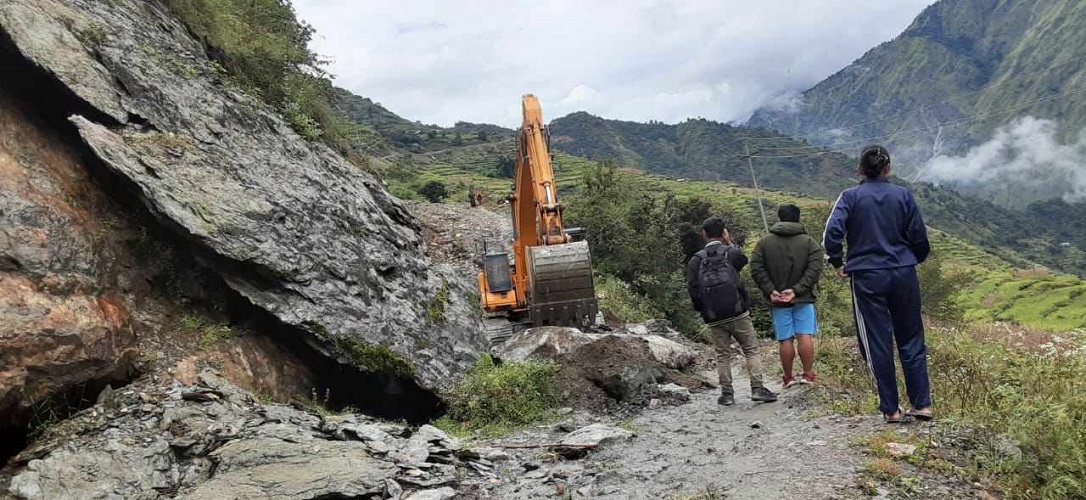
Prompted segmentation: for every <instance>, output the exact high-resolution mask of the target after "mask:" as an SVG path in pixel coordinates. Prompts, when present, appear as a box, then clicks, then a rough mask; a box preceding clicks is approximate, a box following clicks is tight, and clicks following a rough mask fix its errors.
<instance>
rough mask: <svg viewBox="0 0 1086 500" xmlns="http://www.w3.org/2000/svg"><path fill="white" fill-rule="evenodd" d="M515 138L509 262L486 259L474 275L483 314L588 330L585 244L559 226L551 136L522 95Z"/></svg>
mask: <svg viewBox="0 0 1086 500" xmlns="http://www.w3.org/2000/svg"><path fill="white" fill-rule="evenodd" d="M522 104H523V109H524V122H523V123H522V124H521V127H520V130H518V132H517V158H516V173H515V176H514V185H513V195H512V196H511V197H510V202H511V205H512V217H513V231H514V238H513V262H509V259H508V255H507V254H487V255H486V256H485V258H484V265H483V271H482V272H480V273H479V295H480V299H481V302H482V306H483V308H484V309H485V310H486V311H487V312H488V313H492V314H505V315H507V316H509V317H510V319H513V320H523V319H524V318H527V319H528V320H529V322H530V323H531V324H532V325H534V326H544V325H554V326H576V327H583V326H589V325H591V324H593V323H594V322H595V318H596V313H597V303H596V293H595V287H594V284H593V279H592V259H591V256H590V254H589V251H588V243H587V242H585V241H574V238H573V237H572V236H571V233H574V232H573V231H567V229H566V227H565V225H564V223H563V220H562V205H561V204H560V203H559V202H558V189H557V186H556V185H555V182H554V171H553V168H552V165H551V154H550V150H549V145H548V143H549V137H548V133H547V129H546V127H545V126H544V124H543V110H542V108H541V107H540V105H539V100H538V99H536V97H535V96H533V95H530V94H529V95H526V96H524V98H523V101H522Z"/></svg>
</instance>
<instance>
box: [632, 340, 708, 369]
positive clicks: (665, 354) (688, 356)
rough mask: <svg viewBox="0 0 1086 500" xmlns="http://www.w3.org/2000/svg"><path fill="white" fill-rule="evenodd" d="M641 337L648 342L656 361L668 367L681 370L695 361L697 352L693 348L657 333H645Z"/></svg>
mask: <svg viewBox="0 0 1086 500" xmlns="http://www.w3.org/2000/svg"><path fill="white" fill-rule="evenodd" d="M641 338H643V339H645V341H646V342H648V343H649V351H652V355H653V357H654V358H655V359H656V361H658V362H660V363H661V364H663V365H664V366H666V367H668V368H673V369H675V370H682V369H685V368H689V367H690V366H693V365H694V363H695V362H697V358H698V352H697V350H695V349H694V348H691V347H687V346H685V345H682V344H680V343H678V342H676V341H674V340H671V339H668V338H665V337H661V336H659V335H645V336H642V337H641Z"/></svg>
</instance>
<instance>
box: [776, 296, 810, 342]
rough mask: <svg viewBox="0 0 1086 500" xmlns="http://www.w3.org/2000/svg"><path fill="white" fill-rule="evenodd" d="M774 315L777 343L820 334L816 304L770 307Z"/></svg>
mask: <svg viewBox="0 0 1086 500" xmlns="http://www.w3.org/2000/svg"><path fill="white" fill-rule="evenodd" d="M769 312H770V314H772V315H773V331H774V333H776V334H777V341H778V342H784V341H785V340H789V339H791V338H793V337H795V336H796V335H797V334H799V335H814V334H815V333H817V332H818V321H817V320H816V319H815V308H814V304H796V305H794V306H792V307H770V308H769Z"/></svg>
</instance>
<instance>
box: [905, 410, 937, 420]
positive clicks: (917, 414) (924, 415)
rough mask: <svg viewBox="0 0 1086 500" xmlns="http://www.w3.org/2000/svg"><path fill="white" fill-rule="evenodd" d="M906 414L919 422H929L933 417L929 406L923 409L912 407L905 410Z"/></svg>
mask: <svg viewBox="0 0 1086 500" xmlns="http://www.w3.org/2000/svg"><path fill="white" fill-rule="evenodd" d="M905 415H906V416H909V417H913V418H915V419H917V420H919V421H921V422H931V421H932V420H933V419H934V418H935V417H933V416H932V414H931V408H926V409H923V410H917V409H915V408H914V409H912V410H909V411H907V412H905Z"/></svg>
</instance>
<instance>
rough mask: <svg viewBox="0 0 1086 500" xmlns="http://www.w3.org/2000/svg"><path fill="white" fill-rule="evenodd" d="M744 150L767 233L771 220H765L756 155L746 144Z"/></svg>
mask: <svg viewBox="0 0 1086 500" xmlns="http://www.w3.org/2000/svg"><path fill="white" fill-rule="evenodd" d="M743 150H744V151H746V153H747V154H746V157H747V166H748V167H750V179H751V180H752V181H754V194H755V196H757V198H758V211H759V212H761V213H762V225H763V226H765V232H766V233H768V232H769V220H768V219H766V218H765V205H763V204H762V190H761V188H759V187H758V176H757V175H755V174H754V160H753V158H754V155H752V154H750V146H748V145H747V143H746V142H744V143H743Z"/></svg>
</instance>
